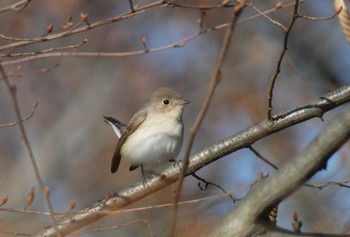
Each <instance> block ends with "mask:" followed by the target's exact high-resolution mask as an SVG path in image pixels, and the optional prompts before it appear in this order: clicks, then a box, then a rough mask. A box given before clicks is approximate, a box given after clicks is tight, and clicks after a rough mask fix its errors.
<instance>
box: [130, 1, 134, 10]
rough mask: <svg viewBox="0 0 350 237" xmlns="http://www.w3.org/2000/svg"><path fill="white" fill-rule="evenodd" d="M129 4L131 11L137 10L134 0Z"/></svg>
mask: <svg viewBox="0 0 350 237" xmlns="http://www.w3.org/2000/svg"><path fill="white" fill-rule="evenodd" d="M129 5H130V10H131V12H135V8H134V3H133V2H132V0H129Z"/></svg>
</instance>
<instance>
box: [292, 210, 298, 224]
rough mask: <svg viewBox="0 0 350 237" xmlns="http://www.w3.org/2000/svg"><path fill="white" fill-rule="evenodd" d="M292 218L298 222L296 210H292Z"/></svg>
mask: <svg viewBox="0 0 350 237" xmlns="http://www.w3.org/2000/svg"><path fill="white" fill-rule="evenodd" d="M293 220H294V221H295V222H298V213H297V212H296V211H293Z"/></svg>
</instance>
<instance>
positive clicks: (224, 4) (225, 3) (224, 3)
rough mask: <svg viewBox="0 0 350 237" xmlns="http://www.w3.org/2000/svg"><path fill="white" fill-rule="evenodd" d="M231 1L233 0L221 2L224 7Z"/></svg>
mask: <svg viewBox="0 0 350 237" xmlns="http://www.w3.org/2000/svg"><path fill="white" fill-rule="evenodd" d="M230 2H231V0H223V1H222V2H221V6H222V7H226V6H227V5H228V4H229V3H230Z"/></svg>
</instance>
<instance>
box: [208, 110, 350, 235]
mask: <svg viewBox="0 0 350 237" xmlns="http://www.w3.org/2000/svg"><path fill="white" fill-rule="evenodd" d="M349 138H350V108H349V107H348V108H347V109H346V110H345V111H344V112H342V113H341V114H338V115H337V116H336V117H335V118H334V119H333V120H332V121H331V122H330V123H329V124H328V125H327V126H326V127H325V128H324V129H323V130H322V131H321V132H320V134H319V135H318V136H317V137H316V138H315V139H313V141H312V142H310V144H309V145H308V146H307V147H306V148H304V149H303V150H302V151H301V152H299V153H298V154H297V155H296V156H295V157H293V158H290V159H289V161H288V162H287V163H286V164H284V165H283V166H282V168H281V169H279V170H278V171H277V172H276V173H274V174H273V175H272V176H271V177H270V178H268V179H265V180H264V181H261V182H260V183H259V184H258V185H257V187H256V188H255V189H254V190H253V191H252V192H251V193H249V194H248V195H247V196H246V197H245V198H244V199H243V200H242V201H241V202H239V204H238V205H237V206H236V208H235V209H233V210H232V211H231V213H229V214H228V215H227V216H226V217H225V218H224V220H223V221H221V222H220V224H219V225H218V226H217V227H216V230H215V233H214V234H213V235H210V236H220V237H225V236H227V237H228V236H257V235H259V236H266V237H267V236H268V237H271V236H301V234H297V233H294V232H291V231H287V230H282V229H276V228H275V229H274V230H271V228H267V226H268V223H267V221H266V223H264V220H263V215H264V213H267V212H268V211H269V209H270V208H271V207H272V206H275V205H277V204H278V203H279V202H280V201H282V200H283V199H284V198H285V197H287V196H288V195H290V194H291V193H292V192H293V191H294V190H296V189H297V188H298V187H300V186H301V185H302V184H303V183H304V182H305V181H306V180H308V179H309V178H310V177H311V176H312V175H314V174H315V173H316V172H317V171H319V170H322V169H325V168H326V166H327V161H328V159H329V158H330V157H331V156H332V155H333V153H335V152H336V151H337V150H338V149H339V148H340V147H341V146H342V145H343V144H344V143H345V142H346V141H347V140H348V139H349ZM302 236H347V235H334V234H332V235H328V234H321V233H310V234H308V233H303V235H302Z"/></svg>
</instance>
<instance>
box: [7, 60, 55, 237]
mask: <svg viewBox="0 0 350 237" xmlns="http://www.w3.org/2000/svg"><path fill="white" fill-rule="evenodd" d="M0 73H1V76H2V79H3V80H4V82H5V85H6V86H7V89H8V90H9V92H10V94H11V98H12V101H13V105H14V108H15V112H16V116H17V119H18V121H19V127H20V131H21V134H22V136H23V141H24V145H25V147H26V149H27V152H28V156H29V159H30V163H31V165H32V167H33V169H34V174H35V177H36V179H37V181H38V183H39V185H40V188H41V190H42V191H43V192H45V191H46V190H48V188H47V187H46V185H45V183H44V181H43V179H42V177H41V175H40V171H39V168H38V165H37V163H36V161H35V157H34V153H33V151H32V147H31V146H30V143H29V140H28V137H27V133H26V130H25V128H24V124H23V119H22V116H21V111H20V109H19V105H18V100H17V95H16V88H15V87H13V86H11V85H10V82H9V78H8V77H7V75H6V73H5V70H4V68H3V66H2V65H1V63H0ZM44 197H45V201H46V205H47V207H48V210H49V212H50V217H51V220H52V225H53V227H54V229H55V231H56V234H57V236H59V237H60V236H61V233H60V232H59V230H58V227H57V220H56V218H55V216H54V210H53V208H52V204H51V201H50V198H49V195H44Z"/></svg>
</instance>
